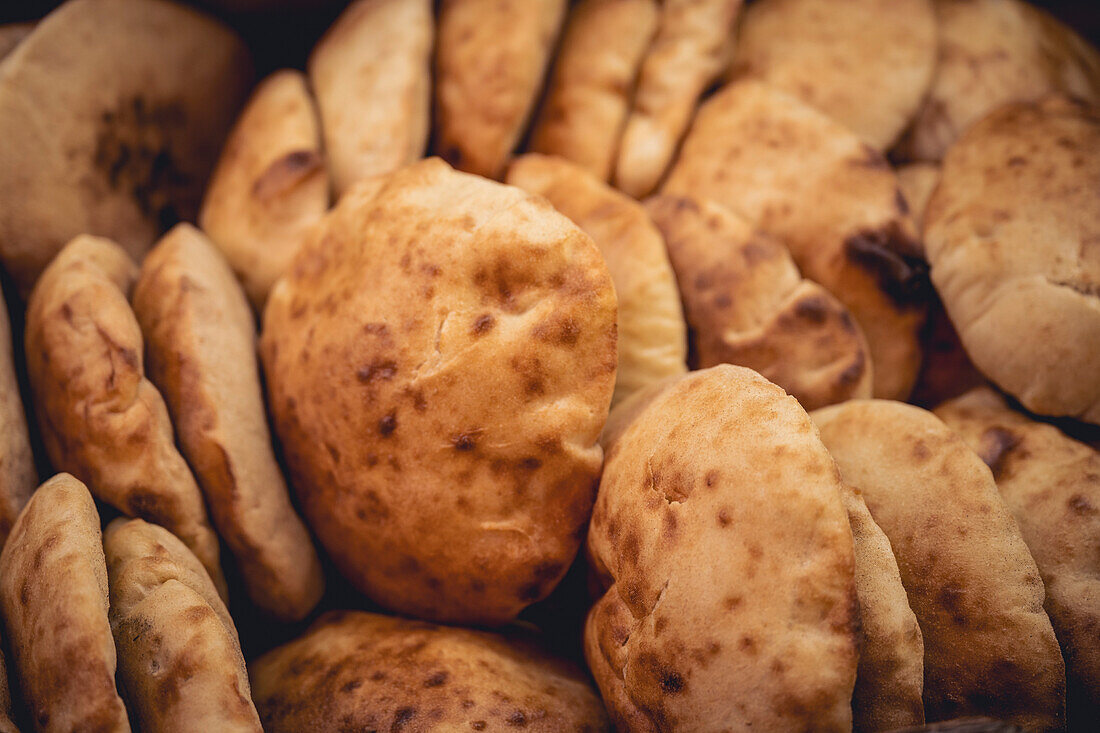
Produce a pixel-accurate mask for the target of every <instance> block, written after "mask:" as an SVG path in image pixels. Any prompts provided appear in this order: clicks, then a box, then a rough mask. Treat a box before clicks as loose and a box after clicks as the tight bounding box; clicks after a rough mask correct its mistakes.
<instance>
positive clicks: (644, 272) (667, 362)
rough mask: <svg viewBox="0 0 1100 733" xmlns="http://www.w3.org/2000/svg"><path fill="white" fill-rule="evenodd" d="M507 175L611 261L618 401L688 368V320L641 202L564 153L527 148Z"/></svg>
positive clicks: (660, 242) (660, 241)
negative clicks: (615, 307)
mask: <svg viewBox="0 0 1100 733" xmlns="http://www.w3.org/2000/svg"><path fill="white" fill-rule="evenodd" d="M506 180H507V182H508V183H509V184H510V185H513V186H519V187H520V188H522V189H524V190H526V191H530V192H531V193H534V194H538V195H539V196H543V197H545V198H546V199H547V200H548V201H549V202H550V203H551V204H553V205H554V208H556V209H557V210H558V211H560V212H561V213H563V214H565V215H566V216H567V217H569V218H570V219H571V220H572V221H573V223H574V224H576V225H577V226H579V227H580V228H581V229H583V230H584V231H585V232H586V233H587V234H588V235H589V236H590V237H592V241H594V242H595V243H596V246H597V247H599V248H600V254H602V255H603V258H604V260H605V261H606V262H607V269H608V271H610V273H611V280H612V281H613V282H614V283H615V296H616V299H617V300H618V304H619V319H618V332H619V371H618V374H617V376H616V380H615V396H614V398H613V399H612V404H613V405H615V404H618V403H619V402H620V401H621V400H623V399H624V398H626V397H628V396H629V395H631V394H632V393H633V392H635V391H637V390H639V389H641V388H643V387H646V386H647V385H649V384H652V383H654V382H658V381H660V380H662V379H664V378H665V377H668V376H672V375H675V374H683V373H684V372H685V371H686V370H687V326H686V325H685V323H684V313H683V310H682V308H681V305H680V298H679V295H678V293H677V292H676V275H675V273H673V271H672V266H671V264H669V260H668V253H667V252H666V250H665V242H664V239H663V238H662V236H661V232H660V231H658V229H657V227H655V226H654V224H653V222H652V221H651V220H650V218H649V216H648V215H647V214H646V211H645V209H644V208H643V207H642V206H641V205H640V204H639V203H638V202H637V201H634V200H633V199H631V198H630V197H629V196H626V195H624V194H622V193H620V192H618V191H616V190H615V189H613V188H611V187H610V186H608V185H607V184H605V183H603V182H602V181H600V180H598V179H597V178H596V177H595V176H593V175H591V174H590V173H587V172H586V171H584V170H583V169H582V168H580V167H579V166H577V165H574V164H572V163H570V162H569V161H567V160H564V159H562V158H555V157H551V156H546V155H539V154H537V153H529V154H527V155H524V156H522V157H520V158H518V159H516V160H515V161H514V162H513V163H512V165H511V166H510V167H509V168H508V176H507V179H506Z"/></svg>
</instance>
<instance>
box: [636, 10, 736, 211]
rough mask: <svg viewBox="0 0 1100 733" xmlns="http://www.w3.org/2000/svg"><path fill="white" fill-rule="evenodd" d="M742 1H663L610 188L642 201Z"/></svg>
mask: <svg viewBox="0 0 1100 733" xmlns="http://www.w3.org/2000/svg"><path fill="white" fill-rule="evenodd" d="M741 2H742V0H665V2H664V3H663V4H662V5H661V15H660V18H659V19H658V22H657V32H656V35H655V37H654V38H653V42H652V43H651V44H650V46H649V50H648V51H647V52H646V55H645V58H644V59H643V61H642V67H641V70H640V72H639V74H638V84H637V88H636V89H635V92H634V99H633V104H632V108H631V111H630V115H629V117H627V121H626V126H625V127H624V128H623V134H622V138H621V139H620V140H619V150H618V155H617V160H616V162H615V176H614V181H615V185H616V186H617V187H618V188H620V189H622V190H623V191H625V192H626V193H627V194H629V195H631V196H633V197H635V198H641V197H643V196H645V195H647V194H649V193H650V192H651V191H653V190H654V189H655V188H656V187H657V184H658V183H659V182H660V180H661V178H662V177H663V176H664V174H665V171H666V170H667V169H668V166H669V164H670V163H671V162H672V159H673V156H674V155H675V153H676V147H677V146H678V145H679V143H680V139H681V138H682V137H683V135H684V132H686V131H687V129H688V125H689V124H690V122H691V115H692V113H693V112H694V111H695V105H696V104H698V102H699V97H700V95H702V93H703V91H704V90H705V89H706V88H707V86H709V85H710V84H711V82H713V81H714V80H715V78H717V77H718V75H719V73H720V72H721V71H722V67H723V65H724V64H725V63H726V61H727V56H728V55H729V44H730V42H731V40H732V39H733V35H734V34H733V29H734V25H735V23H736V21H737V16H738V14H739V13H740V11H741Z"/></svg>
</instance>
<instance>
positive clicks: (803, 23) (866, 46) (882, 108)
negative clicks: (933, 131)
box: [730, 0, 936, 150]
mask: <svg viewBox="0 0 1100 733" xmlns="http://www.w3.org/2000/svg"><path fill="white" fill-rule="evenodd" d="M935 65H936V16H935V12H934V10H933V7H932V0H844V2H839V3H838V2H835V0H759V2H754V3H752V4H750V5H749V6H748V7H747V8H746V9H745V16H744V18H743V19H742V20H741V24H740V27H739V29H738V33H737V43H736V50H735V54H734V60H733V66H732V68H731V72H730V73H731V76H735V77H743V76H749V77H752V78H755V79H760V80H761V81H763V82H765V83H767V84H769V85H771V86H774V87H775V88H777V89H782V90H783V91H785V92H787V93H788V94H793V95H794V96H796V97H798V98H800V99H801V100H802V101H804V102H806V103H807V104H810V105H812V106H813V107H816V108H817V109H819V110H821V111H822V112H824V113H825V114H827V115H829V117H831V118H833V119H834V120H836V121H837V122H839V123H841V124H843V125H844V126H845V127H847V128H848V129H850V130H851V131H852V132H854V133H856V134H857V135H858V136H859V137H860V139H861V140H863V141H864V142H866V143H867V144H868V145H870V146H871V147H873V148H876V149H878V150H885V149H887V148H889V147H890V145H891V144H893V143H894V141H895V140H897V138H898V136H899V135H900V134H901V132H902V130H903V129H905V127H906V125H908V124H909V121H910V120H911V119H912V117H913V115H914V114H915V113H916V111H917V108H918V107H919V106H920V104H921V101H922V100H923V99H924V95H925V93H926V92H927V91H928V87H929V85H930V84H931V83H932V73H933V70H934V68H935Z"/></svg>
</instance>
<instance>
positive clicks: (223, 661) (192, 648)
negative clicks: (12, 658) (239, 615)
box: [103, 518, 262, 733]
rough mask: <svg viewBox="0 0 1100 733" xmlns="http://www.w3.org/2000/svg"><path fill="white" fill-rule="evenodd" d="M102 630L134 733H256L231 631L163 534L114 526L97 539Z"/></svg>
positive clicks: (188, 558)
mask: <svg viewBox="0 0 1100 733" xmlns="http://www.w3.org/2000/svg"><path fill="white" fill-rule="evenodd" d="M103 548H104V550H105V552H106V560H107V577H108V580H109V582H110V593H111V608H110V614H109V615H110V620H111V630H112V631H113V633H114V638H115V646H116V648H117V649H118V672H119V680H120V683H121V686H122V690H123V694H124V695H125V696H126V702H127V705H128V707H129V710H130V713H131V715H132V716H133V718H134V722H135V723H137V724H138V725H139V726H140V728H141V730H150V731H163V733H172V732H174V731H177V732H178V733H183V732H184V731H193V730H209V731H240V732H242V733H243V732H245V731H248V732H252V733H259V731H262V728H261V727H260V720H259V717H258V715H257V714H256V708H255V707H254V706H253V704H252V698H251V692H250V690H249V685H248V672H247V671H246V669H245V664H244V657H243V656H242V655H241V647H240V642H239V641H238V639H237V629H236V627H235V626H234V625H233V619H231V618H230V617H229V611H228V610H227V609H226V607H225V604H224V603H222V600H221V598H220V597H219V596H218V590H217V589H216V588H215V587H214V583H213V581H211V580H210V576H209V575H207V573H206V570H204V569H203V567H202V564H201V563H200V562H199V561H198V558H196V557H195V556H194V554H192V552H191V551H190V550H188V549H187V547H186V546H184V544H183V543H182V542H180V541H179V539H177V538H176V537H175V535H173V534H172V533H170V532H169V531H168V530H166V529H164V528H163V527H158V526H157V525H155V524H149V523H147V522H145V521H143V520H141V519H122V518H119V519H116V520H114V521H113V522H111V524H110V525H108V527H107V530H106V532H104V534H103Z"/></svg>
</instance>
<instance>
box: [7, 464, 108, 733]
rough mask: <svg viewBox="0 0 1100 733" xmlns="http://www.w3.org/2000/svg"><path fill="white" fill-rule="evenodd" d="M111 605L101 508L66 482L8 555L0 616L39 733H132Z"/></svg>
mask: <svg viewBox="0 0 1100 733" xmlns="http://www.w3.org/2000/svg"><path fill="white" fill-rule="evenodd" d="M107 605H108V601H107V568H106V566H105V565H104V562H103V546H102V545H101V544H100V533H99V513H98V512H96V508H95V502H94V501H92V496H91V494H89V493H88V490H87V489H86V488H85V487H84V484H82V483H80V482H79V481H77V480H76V479H75V478H73V477H72V476H70V475H69V474H66V473H62V474H58V475H57V476H54V477H53V478H51V479H50V480H49V481H47V482H46V483H44V484H42V486H40V487H39V489H38V491H36V492H35V493H34V496H32V497H31V500H30V501H29V502H28V503H27V507H26V509H24V510H23V513H22V514H20V515H19V519H18V520H17V521H16V522H15V526H14V527H12V531H11V535H10V536H9V537H8V542H7V543H6V544H5V545H4V550H3V552H2V553H0V610H2V611H3V616H4V626H5V628H6V629H7V634H8V641H9V643H10V645H11V651H12V667H13V669H14V670H15V677H16V678H17V679H18V681H19V687H20V689H21V691H22V697H23V701H24V702H25V703H26V705H27V708H28V710H29V712H30V717H31V720H32V721H33V723H34V726H35V729H36V730H41V731H64V730H70V731H71V730H97V731H114V732H117V733H129V730H130V724H129V722H128V721H127V718H126V708H125V707H124V706H123V703H122V699H121V698H120V697H119V696H118V691H117V690H116V689H115V644H114V640H113V639H112V638H111V626H110V623H109V622H108V620H107Z"/></svg>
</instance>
